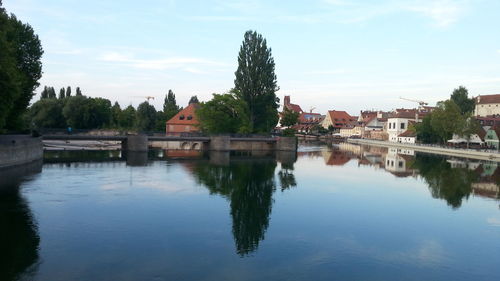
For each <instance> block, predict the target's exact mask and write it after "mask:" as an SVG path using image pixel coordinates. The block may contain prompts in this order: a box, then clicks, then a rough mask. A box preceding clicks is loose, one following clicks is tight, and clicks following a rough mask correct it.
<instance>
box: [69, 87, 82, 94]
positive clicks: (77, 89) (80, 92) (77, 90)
mask: <svg viewBox="0 0 500 281" xmlns="http://www.w3.org/2000/svg"><path fill="white" fill-rule="evenodd" d="M66 95H68V94H67V93H66ZM76 95H77V96H82V90H80V87H76ZM68 96H71V92H70V93H69V95H68Z"/></svg>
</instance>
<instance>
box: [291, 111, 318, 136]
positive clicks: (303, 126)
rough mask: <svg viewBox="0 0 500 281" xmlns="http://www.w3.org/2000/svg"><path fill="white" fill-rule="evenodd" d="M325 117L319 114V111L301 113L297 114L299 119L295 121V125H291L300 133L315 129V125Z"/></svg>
mask: <svg viewBox="0 0 500 281" xmlns="http://www.w3.org/2000/svg"><path fill="white" fill-rule="evenodd" d="M324 118H325V116H324V115H321V114H319V113H313V112H310V113H305V112H303V113H301V114H300V115H299V120H298V122H297V125H295V126H293V128H294V129H295V130H297V132H301V133H310V132H312V131H314V130H315V129H316V127H317V126H319V124H320V123H321V121H323V119H324Z"/></svg>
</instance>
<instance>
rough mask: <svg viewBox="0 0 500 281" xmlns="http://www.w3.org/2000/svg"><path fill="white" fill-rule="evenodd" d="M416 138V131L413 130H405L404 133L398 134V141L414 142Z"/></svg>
mask: <svg viewBox="0 0 500 281" xmlns="http://www.w3.org/2000/svg"><path fill="white" fill-rule="evenodd" d="M416 140H417V133H416V132H415V131H414V130H406V131H405V132H404V133H402V134H399V135H398V140H397V141H398V142H399V143H415V142H416Z"/></svg>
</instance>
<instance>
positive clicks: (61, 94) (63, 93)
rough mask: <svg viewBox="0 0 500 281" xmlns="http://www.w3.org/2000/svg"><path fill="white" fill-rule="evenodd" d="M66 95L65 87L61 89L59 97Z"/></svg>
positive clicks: (62, 97)
mask: <svg viewBox="0 0 500 281" xmlns="http://www.w3.org/2000/svg"><path fill="white" fill-rule="evenodd" d="M65 97H66V92H65V90H64V88H61V89H60V90H59V99H64V98H65Z"/></svg>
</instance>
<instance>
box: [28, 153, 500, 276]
mask: <svg viewBox="0 0 500 281" xmlns="http://www.w3.org/2000/svg"><path fill="white" fill-rule="evenodd" d="M196 161H198V160H193V162H190V161H186V162H165V161H161V162H160V161H158V162H153V163H151V164H150V165H149V166H146V167H129V166H126V165H125V163H123V162H115V163H97V164H83V165H79V166H78V167H74V165H73V166H72V167H65V166H64V165H54V164H50V165H45V166H44V170H43V172H42V174H41V175H40V176H39V177H37V178H35V179H34V180H33V181H31V182H27V183H26V184H25V185H24V186H23V187H22V188H23V189H22V190H23V195H24V196H25V197H26V198H27V201H28V202H29V204H30V208H31V210H32V211H33V213H34V214H35V216H36V217H37V222H38V224H39V231H40V236H41V245H40V247H41V250H40V255H41V259H42V260H43V263H42V264H41V265H40V270H39V272H38V276H37V279H38V280H56V279H59V280H75V279H77V278H76V277H80V278H81V280H109V279H114V280H180V279H186V280H238V279H239V280H279V279H282V280H289V279H292V280H394V279H396V280H498V279H499V278H500V269H498V264H500V255H499V254H498V253H500V244H499V243H498V241H500V240H499V239H500V227H498V226H499V225H500V217H499V215H498V214H499V211H498V202H496V201H492V200H485V199H483V198H480V197H470V198H469V199H468V200H467V201H464V203H463V204H462V206H461V207H460V208H459V209H456V210H454V209H452V208H450V207H449V206H448V205H447V204H446V202H445V201H443V200H440V199H434V198H432V196H431V195H430V194H429V191H428V188H427V186H426V184H425V183H424V182H423V181H422V180H421V179H415V178H412V177H408V178H397V177H395V176H394V175H392V174H390V173H388V172H386V171H384V170H381V169H378V170H377V169H375V168H374V167H371V166H358V165H357V161H350V162H348V163H347V164H345V165H344V166H327V165H325V163H324V159H323V158H322V157H312V156H304V157H299V159H298V161H297V162H296V163H295V164H294V170H293V171H292V172H293V174H294V176H295V179H296V181H297V186H296V187H295V188H292V189H289V190H285V191H283V192H281V191H280V189H279V188H277V191H276V192H275V193H274V195H273V199H274V203H273V206H272V213H271V217H270V222H269V227H268V229H267V232H266V235H265V239H264V240H263V241H261V243H260V244H259V248H258V249H257V250H256V251H255V252H254V253H252V254H251V255H250V256H248V257H245V258H241V257H240V256H239V255H237V254H236V252H235V247H234V241H233V237H232V233H231V229H232V225H231V216H230V206H229V203H228V201H226V200H225V199H224V198H222V197H220V196H218V195H209V192H208V190H207V189H206V188H205V187H203V186H200V185H198V184H197V183H196V182H195V181H194V179H193V174H192V173H193V171H194V170H193V169H191V168H190V167H192V165H193V163H196ZM279 167H280V166H279V165H278V168H277V169H276V171H275V172H276V173H277V172H279V170H280V168H279ZM75 253H77V254H75Z"/></svg>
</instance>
